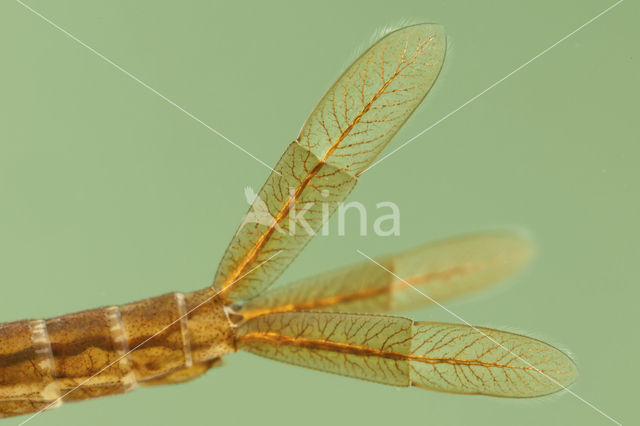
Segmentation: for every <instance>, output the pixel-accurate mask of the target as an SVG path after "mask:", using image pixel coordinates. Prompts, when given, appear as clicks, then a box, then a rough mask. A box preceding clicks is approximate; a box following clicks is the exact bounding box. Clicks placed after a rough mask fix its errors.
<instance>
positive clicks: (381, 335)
mask: <svg viewBox="0 0 640 426" xmlns="http://www.w3.org/2000/svg"><path fill="white" fill-rule="evenodd" d="M237 345H238V348H240V349H244V350H247V351H249V352H252V353H255V354H257V355H261V356H264V357H267V358H271V359H274V360H278V361H283V362H287V363H291V364H295V365H299V366H302V367H308V368H313V369H316V370H321V371H326V372H330V373H335V374H341V375H344V376H349V377H354V378H358V379H364V380H369V381H373V382H378V383H383V384H388V385H394V386H416V387H420V388H425V389H430V390H437V391H443V392H453V393H464V394H483V395H491V396H501V397H534V396H541V395H546V394H549V393H552V392H555V391H558V390H561V389H563V388H564V387H566V386H568V385H569V384H570V383H572V382H573V381H574V380H575V378H576V375H577V372H576V369H575V365H574V364H573V362H572V360H571V359H570V358H569V357H568V356H567V355H565V354H564V353H562V352H561V351H559V350H558V349H556V348H554V347H552V346H550V345H548V344H546V343H543V342H540V341H538V340H535V339H531V338H529V337H525V336H521V335H518V334H513V333H507V332H504V331H498V330H493V329H489V328H482V327H470V326H466V325H460V324H449V323H438V322H413V321H411V320H409V319H406V318H398V317H390V316H379V315H378V316H376V315H360V314H338V313H325V312H312V313H309V312H287V313H280V314H268V315H263V316H260V317H257V318H254V319H251V320H249V321H247V322H246V323H244V324H242V325H241V326H240V327H239V329H238V335H237Z"/></svg>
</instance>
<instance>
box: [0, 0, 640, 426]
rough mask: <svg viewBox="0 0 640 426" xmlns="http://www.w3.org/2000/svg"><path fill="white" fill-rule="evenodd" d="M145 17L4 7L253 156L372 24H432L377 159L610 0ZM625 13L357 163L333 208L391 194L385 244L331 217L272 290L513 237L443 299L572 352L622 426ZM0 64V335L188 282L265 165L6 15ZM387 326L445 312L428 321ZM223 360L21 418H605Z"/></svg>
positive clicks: (626, 262) (182, 6)
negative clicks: (432, 66) (491, 264)
mask: <svg viewBox="0 0 640 426" xmlns="http://www.w3.org/2000/svg"><path fill="white" fill-rule="evenodd" d="M160 3H161V2H154V1H148V0H146V1H136V2H129V1H86V0H82V1H80V0H74V1H44V0H31V1H29V2H28V4H29V5H30V6H32V7H33V8H35V9H36V10H37V11H39V12H40V13H42V14H43V15H44V16H46V17H47V18H49V19H51V20H52V21H53V22H55V23H56V24H58V25H60V26H61V27H63V28H64V29H66V30H67V31H69V32H70V33H72V34H73V35H74V36H76V37H78V38H79V39H80V40H82V41H83V42H85V43H87V44H88V45H90V46H91V47H93V48H94V49H96V50H97V51H98V52H100V53H102V54H103V55H105V56H107V57H108V58H110V59H111V60H113V61H114V62H115V63H117V64H119V65H120V66H122V67H123V68H124V69H126V70H127V71H129V72H131V73H132V74H134V75H135V76H137V77H138V78H140V79H141V80H142V81H144V82H145V83H147V84H149V85H150V86H152V87H153V88H155V89H156V90H158V91H159V92H161V93H162V94H164V95H165V96H167V97H168V98H170V99H171V100H173V101H174V102H176V103H177V104H179V105H181V106H182V107H184V108H186V109H187V110H188V111H190V112H191V113H193V114H194V115H196V116H197V117H199V118H200V119H201V120H203V121H204V122H206V123H208V124H209V125H211V126H212V127H214V128H216V129H218V130H219V131H221V132H222V133H224V134H225V135H227V136H228V137H229V138H231V139H233V140H234V141H235V142H237V143H238V144H240V145H241V146H242V147H244V148H245V149H246V150H248V151H249V152H251V153H253V154H254V155H255V156H257V157H258V158H260V159H262V160H264V161H265V162H266V163H268V164H270V165H273V164H275V162H276V161H277V160H278V158H279V157H280V154H281V153H282V151H283V150H284V148H285V147H286V145H287V144H288V143H289V142H290V141H291V140H293V139H294V138H295V136H296V134H297V132H298V130H299V128H300V126H301V124H302V122H303V121H304V119H305V118H306V116H307V114H308V113H309V112H310V111H311V109H312V107H313V106H314V105H315V103H316V102H317V100H318V99H319V98H320V96H321V95H322V94H323V92H324V90H326V89H327V88H328V87H329V85H330V83H332V82H333V80H334V79H335V78H336V77H337V76H338V75H339V73H340V72H341V70H342V69H343V68H344V67H345V66H346V65H348V63H349V62H350V60H352V59H354V58H355V57H356V52H357V51H358V48H359V47H363V46H366V45H367V44H368V41H369V40H370V36H371V34H373V33H374V31H375V30H376V29H378V28H380V27H383V26H385V25H388V24H397V23H402V22H406V20H407V19H408V20H409V21H410V22H420V21H432V22H439V23H442V24H444V25H445V28H446V32H447V34H448V37H449V51H448V55H447V60H446V64H445V68H444V70H443V72H442V74H441V77H440V79H439V81H438V82H437V83H436V85H435V89H434V90H433V92H432V93H431V94H430V95H429V97H428V98H427V100H426V101H425V103H424V104H423V105H422V106H421V108H419V109H418V111H417V112H416V114H415V115H414V116H413V117H412V118H411V120H410V121H409V122H408V123H407V124H406V126H405V127H404V128H403V129H402V131H401V132H400V133H399V134H398V136H397V137H396V140H395V141H394V142H392V144H391V147H390V148H391V149H392V148H393V147H397V146H399V145H400V143H401V142H403V141H405V140H407V139H408V138H409V137H411V136H413V135H415V134H416V133H418V132H419V131H421V130H422V129H424V128H426V127H427V126H429V125H430V124H432V123H433V122H435V121H436V120H438V119H440V118H441V117H442V116H444V115H445V114H447V113H449V112H450V111H452V110H453V109H455V108H457V107H458V106H459V105H461V104H462V103H464V102H465V101H467V100H468V99H469V98H471V97H472V96H474V95H476V94H477V93H479V92H481V91H482V90H484V89H485V88H487V87H488V86H490V85H491V84H492V83H494V82H495V81H497V80H498V79H500V78H501V77H503V76H505V75H506V74H508V73H509V72H511V71H513V70H514V69H515V68H516V67H518V66H519V65H521V64H522V63H524V62H525V61H527V60H529V59H530V58H532V57H533V56H534V55H536V54H538V53H539V52H540V51H542V50H543V49H545V48H547V47H548V46H550V45H551V44H553V43H555V42H556V41H557V40H559V39H560V38H562V37H564V36H565V35H567V34H568V33H569V32H571V31H572V30H574V29H575V28H577V27H578V26H580V25H582V24H583V23H584V22H586V21H587V20H589V19H590V18H592V17H593V16H595V15H596V14H598V13H599V12H600V11H602V10H604V9H605V8H607V7H608V6H610V5H611V4H612V3H613V2H611V1H606V0H593V1H584V0H580V1H578V0H574V1H563V2H557V1H550V0H545V1H535V2H534V1H530V2H526V3H524V2H513V1H501V2H477V1H435V0H434V1H429V0H419V1H405V0H394V1H392V2H390V1H384V2H383V1H371V0H368V1H359V2H345V1H327V0H323V1H316V2H312V3H306V2H287V3H285V2H277V1H268V2H255V3H250V2H235V3H234V2H228V1H225V2H208V1H188V2H162V4H160ZM637 17H638V6H637V4H634V2H632V1H630V0H628V1H626V2H624V3H622V4H621V5H620V6H618V7H617V8H615V9H613V10H612V11H611V12H610V13H608V14H606V15H605V16H603V17H601V18H600V19H599V20H597V21H595V22H594V23H592V24H591V25H589V26H588V27H586V28H585V29H584V30H582V31H580V32H579V33H577V34H576V35H574V36H573V37H571V38H569V39H568V40H566V41H564V42H563V43H562V44H560V45H558V46H557V47H556V48H554V49H553V50H551V51H550V52H548V53H547V54H545V55H544V56H542V57H540V58H539V59H538V60H536V61H534V62H533V63H531V64H530V65H529V66H527V67H526V68H524V69H523V70H522V71H520V72H518V73H517V74H515V75H513V76H512V77H511V78H509V79H507V80H506V81H504V82H503V83H501V84H500V85H498V86H497V87H495V88H494V89H492V90H491V91H489V92H488V93H486V94H485V95H484V96H482V97H480V98H479V99H477V100H476V101H475V102H473V103H472V104H470V105H469V106H467V107H465V108H464V109H462V110H460V111H459V112H458V113H456V114H454V115H453V116H451V117H450V118H449V119H447V120H446V121H444V122H442V123H441V124H440V125H438V126H437V127H435V128H434V129H433V130H431V131H430V132H428V133H427V134H425V135H424V136H422V137H420V138H419V139H417V140H415V141H414V142H413V143H411V144H410V145H408V146H407V147H405V148H404V149H402V150H400V151H399V152H398V153H396V154H395V155H393V156H392V157H390V158H388V159H387V160H386V161H384V162H383V163H381V164H380V165H378V166H377V167H375V168H374V169H372V170H371V171H369V172H367V173H365V174H364V175H363V176H362V182H361V184H360V185H359V186H358V188H357V189H356V191H355V192H354V193H353V194H352V197H351V198H350V199H351V200H357V201H360V202H362V203H364V204H365V205H366V206H367V207H368V208H369V211H370V216H371V217H372V218H371V219H370V223H369V229H371V226H372V222H373V218H375V217H377V214H376V210H375V203H377V202H380V201H393V202H395V203H396V204H397V205H398V206H399V207H400V209H401V214H402V216H401V235H400V236H399V237H386V238H383V237H376V236H375V235H369V236H368V237H361V236H360V235H358V232H357V230H358V226H357V222H356V221H355V220H354V222H353V223H354V224H355V225H353V226H352V228H351V229H349V230H348V231H347V235H346V236H343V237H339V236H337V235H335V232H332V233H331V234H332V235H330V236H326V237H318V238H316V239H315V240H314V241H313V242H312V243H311V244H310V245H309V246H308V247H307V249H306V250H305V251H304V253H303V254H302V255H301V256H300V257H299V258H298V260H297V261H296V262H295V263H294V264H293V265H292V267H291V268H290V269H289V270H288V271H287V272H286V273H285V275H284V276H283V277H282V279H281V280H279V283H283V282H286V281H289V280H291V279H295V278H300V277H303V276H306V275H310V274H313V273H317V272H320V271H324V270H327V269H330V268H333V267H336V266H340V265H344V264H348V263H352V262H356V261H361V260H362V257H361V256H360V255H359V254H357V253H356V249H361V250H362V251H363V252H365V253H367V254H368V255H371V256H374V255H380V254H383V253H388V252H390V251H396V250H402V249H404V248H407V247H410V246H413V245H416V244H419V243H422V242H424V241H428V240H432V239H437V238H440V237H444V236H449V235H454V234H458V233H462V232H468V231H475V230H479V229H491V228H496V227H502V226H519V227H523V228H526V229H528V230H530V231H531V233H532V235H533V236H534V237H535V239H536V242H537V244H538V247H539V255H538V257H537V259H536V260H535V262H534V263H533V265H532V267H530V268H529V269H528V270H527V271H526V272H525V273H523V274H522V275H520V276H519V277H518V279H516V280H512V281H511V282H509V283H508V284H506V285H503V286H501V287H498V288H496V289H494V290H489V291H487V292H484V293H482V294H480V295H477V296H473V297H467V298H465V299H464V300H461V301H455V302H452V303H450V304H448V307H449V308H450V309H452V310H453V311H455V312H456V313H458V314H459V315H460V316H461V317H463V318H465V319H466V320H468V321H469V322H471V323H474V324H478V325H484V326H493V327H498V328H504V329H507V330H512V331H519V332H524V333H527V334H530V335H533V336H536V337H539V338H542V339H544V340H547V341H549V342H552V343H554V344H556V345H558V346H559V347H562V348H565V349H567V350H570V351H571V352H572V353H573V354H574V356H575V359H576V362H577V364H578V367H579V370H580V374H581V376H580V378H579V379H578V381H577V382H576V383H575V385H574V386H572V387H571V389H572V391H574V392H575V393H577V394H578V395H579V396H580V397H582V398H584V400H586V401H588V402H589V403H592V404H594V405H595V406H597V407H598V408H600V409H601V410H603V411H604V412H606V413H607V414H608V415H610V416H611V417H614V418H615V419H617V420H618V421H621V422H623V423H625V422H627V423H632V422H633V420H634V419H636V421H637V419H638V417H639V416H638V413H637V407H636V405H637V404H636V400H637V384H638V371H637V367H636V365H635V360H636V359H635V358H636V356H637V354H638V353H639V352H640V344H639V343H638V332H637V328H636V326H637V322H638V315H637V313H636V312H635V311H636V310H637V298H638V296H639V295H640V292H639V291H638V284H639V279H640V273H639V272H638V271H639V269H638V254H639V249H638V237H639V236H640V235H639V227H638V223H637V218H638V217H639V216H640V201H639V200H638V183H639V181H640V180H639V178H640V173H639V171H638V155H639V154H640V148H638V142H639V141H638V131H637V120H638V103H637V102H638V95H639V94H640V93H639V90H638V89H639V86H638V75H639V71H640V69H639V68H640V67H639V66H638V46H637V42H638V39H639V35H640V34H639V31H638V25H637ZM0 65H1V67H0V203H1V205H0V207H1V208H0V259H1V260H0V262H1V263H0V264H1V267H0V283H1V284H0V286H1V288H2V292H1V293H0V297H1V299H0V321H10V320H17V319H23V318H27V317H51V316H54V315H59V314H62V313H68V312H72V311H76V310H81V309H86V308H90V307H95V306H99V305H108V304H121V303H126V302H129V301H133V300H136V299H141V298H145V297H150V296H154V295H159V294H162V293H165V292H168V291H172V290H181V291H189V290H193V289H196V288H199V287H203V286H206V285H207V284H208V283H209V282H210V281H211V279H212V277H213V274H214V272H215V269H216V266H217V263H218V261H219V259H220V258H221V256H222V254H223V251H224V249H225V247H226V244H227V242H228V241H229V240H230V238H231V236H232V234H233V233H234V231H235V229H236V227H237V225H238V223H239V221H240V219H241V217H242V215H243V214H244V213H245V211H246V208H247V205H246V202H245V200H244V195H243V190H244V187H245V186H247V185H250V186H253V188H254V189H256V190H257V189H258V188H259V187H260V186H261V184H262V182H263V181H264V179H265V178H266V177H267V174H268V173H269V170H268V169H267V168H265V167H264V166H262V165H261V164H259V163H258V162H256V161H255V160H253V159H252V158H250V157H249V156H247V155H246V154H244V153H242V152H241V151H239V150H238V149H236V148H235V147H233V146H232V145H230V144H229V143H227V142H225V141H224V140H222V139H221V138H220V137H218V136H216V135H215V134H213V133H211V132H210V131H209V130H207V129H206V128H205V127H203V126H202V125H200V124H198V123H197V122H196V121H194V120H193V119H191V118H189V117H188V116H186V115H185V114H184V113H182V112H180V111H179V110H177V109H176V108H174V107H173V106H171V105H170V104H168V103H167V102H166V101H165V100H163V99H161V98H160V97H158V96H156V95H155V94H153V93H152V92H150V91H149V90H147V89H145V88H144V87H142V86H141V85H140V84H139V83H137V82H135V81H134V80H132V79H131V78H129V77H128V76H126V75H125V74H123V73H122V72H121V71H119V70H117V69H116V68H114V67H113V66H112V65H110V64H108V63H107V62H105V61H104V60H102V59H100V58H99V57H98V56H96V55H95V54H94V53H92V52H91V51H89V50H88V49H86V48H85V47H82V46H80V45H79V44H78V43H76V42H75V41H73V40H72V39H71V38H69V37H67V36H65V35H64V34H63V33H61V32H60V31H58V30H56V29H55V28H54V27H52V26H51V25H50V24H48V23H46V22H45V21H44V20H42V19H41V18H39V17H38V16H36V15H34V14H33V13H31V12H30V11H28V10H27V9H26V8H24V7H23V6H21V5H20V4H19V3H17V2H14V1H10V0H3V1H2V2H1V3H0ZM632 126H633V127H632ZM388 151H389V150H388ZM388 151H387V152H388ZM334 229H335V228H334ZM410 315H411V317H413V318H416V319H423V320H428V319H434V320H441V321H455V319H454V318H452V317H451V316H449V315H448V314H447V313H446V312H444V311H443V310H441V309H438V308H431V309H425V310H421V311H417V312H412V313H410ZM226 360H227V364H226V365H225V366H224V367H223V368H219V369H216V370H212V371H211V372H210V373H209V374H207V375H206V376H205V377H203V378H201V379H199V380H196V381H194V382H192V383H188V384H184V385H179V386H166V387H158V388H154V389H148V388H145V389H140V390H137V391H135V392H132V393H130V394H128V395H124V396H119V397H111V398H104V399H100V400H94V401H89V402H84V403H81V404H73V405H68V406H64V407H62V408H60V409H57V410H54V411H52V412H49V413H45V414H43V415H41V416H39V417H38V418H36V419H34V420H33V421H32V422H31V423H29V424H30V425H33V426H36V425H44V424H56V425H63V424H64V425H76V424H77V425H85V424H93V425H116V424H135V425H140V426H142V425H158V424H163V425H165V424H166V425H186V424H194V425H200V424H238V423H239V424H248V423H249V422H251V423H255V424H265V425H293V424H295V425H299V424H305V425H327V424H371V425H382V424H397V425H400V424H495V425H506V424H531V425H540V424H594V425H595V424H613V423H611V422H610V421H609V420H607V419H606V418H605V417H603V416H602V415H600V414H598V413H597V412H596V411H594V410H593V409H592V408H590V407H589V406H588V405H587V404H586V403H584V402H582V401H580V400H578V399H577V398H575V397H574V396H572V395H570V394H568V393H562V394H556V395H553V396H550V397H545V398H539V399H534V400H505V399H496V398H488V397H473V396H471V397H470V396H455V395H447V394H438V393H434V392H426V391H421V390H417V389H394V388H390V387H384V386H380V385H375V384H371V383H367V382H361V381H356V380H351V379H347V378H343V377H339V376H332V375H328V374H322V373H319V372H315V371H310V370H304V369H300V368H296V367H292V366H288V365H285V364H280V363H276V362H272V361H269V360H266V359H260V358H257V357H255V356H252V355H249V354H244V353H240V354H234V355H233V356H230V357H228V358H227V359H226ZM18 420H19V419H12V420H5V422H4V423H3V424H5V423H6V424H11V422H12V421H13V422H14V423H18Z"/></svg>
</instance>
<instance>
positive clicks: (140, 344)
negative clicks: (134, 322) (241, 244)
mask: <svg viewBox="0 0 640 426" xmlns="http://www.w3.org/2000/svg"><path fill="white" fill-rule="evenodd" d="M280 253H282V250H278V251H277V252H276V253H275V254H274V255H272V256H271V257H269V258H268V259H267V260H265V261H264V262H261V263H260V264H259V265H257V266H256V267H254V268H252V269H251V270H250V271H248V272H247V273H245V274H244V275H242V276H241V277H240V278H238V279H237V280H235V281H233V282H231V283H230V284H229V285H228V286H227V287H225V288H223V289H222V290H220V291H217V292H216V293H215V294H213V295H212V296H209V297H207V298H206V299H205V300H204V301H202V302H200V303H199V304H197V305H196V306H195V307H193V308H192V309H191V310H189V311H188V312H186V313H185V314H184V315H182V316H180V317H179V318H177V319H176V320H175V321H173V322H172V323H171V324H169V325H167V326H166V327H164V328H163V329H162V330H159V331H158V332H156V333H155V334H153V335H152V336H151V337H148V338H147V339H145V340H144V341H143V342H141V343H139V344H138V345H136V346H135V347H134V348H133V349H129V350H128V351H127V353H125V354H124V355H122V356H121V357H118V359H116V360H115V361H113V362H112V363H110V364H109V365H107V366H106V367H104V368H102V369H101V370H100V371H98V372H97V373H95V374H94V375H92V376H91V377H89V378H88V379H85V380H84V381H82V382H81V383H80V384H79V385H77V386H76V387H74V388H73V389H71V390H70V391H68V392H67V393H65V394H64V395H61V396H60V397H58V398H57V399H56V400H55V401H53V402H51V403H50V404H49V405H47V406H46V407H44V408H42V409H41V410H39V411H38V412H36V413H34V414H32V415H31V416H29V417H28V418H27V419H26V420H25V421H23V422H21V423H19V424H18V426H22V425H24V424H26V423H28V422H29V421H31V420H33V419H34V418H36V417H37V416H39V415H40V414H42V413H43V412H44V411H46V410H48V409H49V408H51V407H53V406H55V405H56V404H57V403H58V402H59V401H61V400H62V399H64V398H65V397H66V396H67V395H69V394H70V393H72V392H75V391H76V390H78V389H79V388H81V387H82V386H84V385H85V384H87V382H88V381H89V380H91V379H93V378H94V377H96V376H97V375H99V374H100V373H102V372H103V371H104V370H106V369H107V368H109V367H111V366H112V365H114V364H116V363H118V362H119V361H120V360H122V359H123V358H125V357H127V356H128V355H129V354H130V353H131V352H133V351H135V350H136V349H138V348H140V347H141V346H143V345H145V344H146V343H147V342H148V341H149V340H151V339H153V338H154V337H156V336H157V335H158V334H160V333H162V332H163V331H165V330H166V329H168V328H169V327H171V326H173V325H174V324H176V323H177V322H179V321H181V320H182V319H183V318H184V317H186V316H188V315H189V314H190V313H191V312H193V311H195V310H196V309H198V308H199V307H200V306H202V305H204V304H205V303H207V302H209V301H211V300H212V299H214V298H215V297H216V296H218V295H219V294H220V293H222V292H223V291H224V290H226V289H228V288H231V286H233V285H234V284H235V283H237V282H238V281H240V280H241V279H243V278H244V277H246V276H247V275H249V274H250V273H252V272H253V271H255V270H256V269H258V268H260V267H261V266H262V265H264V264H265V263H267V262H269V261H270V260H271V259H273V258H274V257H276V256H277V255H279V254H280Z"/></svg>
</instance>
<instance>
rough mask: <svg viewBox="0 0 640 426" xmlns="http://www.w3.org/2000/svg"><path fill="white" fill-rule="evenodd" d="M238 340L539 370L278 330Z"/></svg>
mask: <svg viewBox="0 0 640 426" xmlns="http://www.w3.org/2000/svg"><path fill="white" fill-rule="evenodd" d="M237 342H238V343H239V345H240V346H241V345H242V344H247V343H253V342H256V343H266V344H271V345H275V346H280V345H289V346H295V347H299V348H305V349H309V350H326V351H331V352H338V353H343V354H347V355H355V356H364V357H367V356H375V357H379V358H385V359H391V360H395V361H415V362H422V363H425V364H451V365H468V366H479V367H486V368H488V367H493V368H505V369H518V370H532V371H536V372H537V371H538V370H537V369H536V368H534V367H526V366H517V365H507V364H501V363H498V362H489V361H482V360H479V359H460V358H451V357H429V356H425V355H416V354H408V353H402V352H395V351H385V350H380V349H376V348H370V347H366V346H358V345H352V344H349V343H343V342H333V341H329V340H324V339H310V338H307V337H291V336H286V335H284V334H280V333H276V332H252V333H247V334H245V335H243V336H238V337H237Z"/></svg>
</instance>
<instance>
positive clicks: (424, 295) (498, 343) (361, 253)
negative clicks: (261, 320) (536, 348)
mask: <svg viewBox="0 0 640 426" xmlns="http://www.w3.org/2000/svg"><path fill="white" fill-rule="evenodd" d="M356 251H357V252H358V254H360V255H362V256H363V257H365V258H366V259H368V260H370V261H371V262H373V263H375V264H376V265H378V266H379V267H380V268H382V269H384V270H385V271H387V272H388V273H389V274H391V275H392V276H393V277H394V278H396V279H397V280H400V281H402V282H403V283H404V284H406V285H407V286H409V287H411V288H412V289H413V290H415V291H417V292H418V293H419V294H421V295H422V296H423V297H425V298H427V299H429V301H431V302H433V303H435V304H436V305H438V306H439V307H440V308H442V309H444V310H445V311H447V312H448V313H449V314H451V315H452V316H454V317H455V318H456V319H458V321H461V322H463V323H464V324H465V325H467V326H469V327H470V328H471V329H473V330H474V331H476V332H478V333H479V334H481V335H482V336H483V337H485V338H487V339H488V340H490V341H491V342H492V343H493V344H495V345H497V346H498V347H500V348H502V349H504V350H505V351H506V352H508V353H509V354H511V355H513V356H514V357H516V358H517V359H519V360H520V361H522V362H524V363H525V364H527V365H528V366H529V367H531V368H532V369H534V370H535V371H536V372H537V373H540V374H542V375H543V376H544V377H546V378H547V379H548V380H549V381H550V382H552V383H553V384H555V385H557V386H559V387H561V388H562V389H563V390H565V391H567V392H568V393H570V394H571V395H573V396H574V397H576V398H577V399H579V400H580V401H582V402H583V403H585V404H586V405H588V406H589V407H591V408H592V409H594V410H595V411H597V412H598V413H599V414H601V415H602V416H604V417H606V418H607V419H608V420H610V421H612V422H613V423H615V424H617V425H619V426H622V423H620V422H618V421H617V420H616V419H614V418H613V417H611V416H609V415H608V414H607V413H605V412H604V411H602V410H601V409H599V408H598V407H596V406H595V405H593V404H592V403H590V402H589V401H587V400H586V399H584V398H582V397H581V396H580V395H578V394H576V393H575V392H573V391H572V390H571V389H569V388H567V387H566V386H564V385H562V384H561V383H559V382H558V381H557V380H555V379H554V378H552V377H550V376H549V375H547V374H546V373H544V372H543V371H541V370H540V369H539V368H537V367H536V366H534V365H533V364H531V363H530V362H529V361H527V360H526V359H524V358H522V357H521V356H520V355H518V354H516V353H514V352H513V351H512V350H510V349H509V348H507V347H506V346H504V345H503V344H502V343H500V342H498V341H496V340H495V339H494V338H493V337H491V336H489V335H488V334H487V333H485V332H483V331H482V330H480V329H479V328H477V327H475V326H473V325H471V324H470V323H469V322H468V321H466V320H465V319H464V318H462V317H461V316H460V315H458V314H456V313H455V312H453V311H452V310H450V309H449V308H447V307H446V306H444V305H443V304H441V303H440V302H438V301H437V300H435V299H434V298H432V297H431V296H429V295H427V294H425V293H424V292H422V291H421V290H420V289H418V288H417V287H415V286H414V285H413V284H411V283H409V282H408V281H406V280H405V279H404V278H402V277H399V276H398V275H396V274H395V273H394V272H393V271H390V270H389V269H387V268H386V267H385V266H383V265H381V264H380V263H378V262H377V261H375V260H374V259H372V258H371V257H369V256H368V255H366V254H365V253H363V252H362V251H360V250H356Z"/></svg>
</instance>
